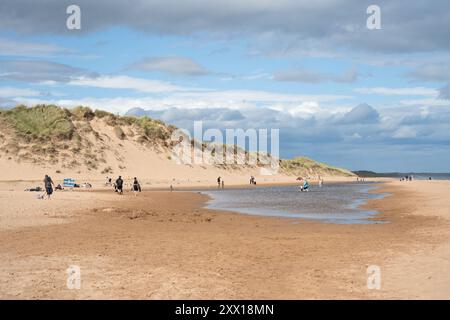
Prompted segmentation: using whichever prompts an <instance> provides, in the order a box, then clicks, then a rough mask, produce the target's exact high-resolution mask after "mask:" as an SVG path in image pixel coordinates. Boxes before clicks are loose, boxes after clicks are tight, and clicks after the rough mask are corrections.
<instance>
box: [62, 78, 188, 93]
mask: <svg viewBox="0 0 450 320" xmlns="http://www.w3.org/2000/svg"><path fill="white" fill-rule="evenodd" d="M69 84H70V85H75V86H88V87H97V88H107V89H131V90H136V91H140V92H149V93H160V92H171V91H182V90H186V88H184V87H181V86H177V85H173V84H171V83H169V82H165V81H159V80H150V79H144V78H134V77H129V76H101V77H95V78H90V77H79V78H76V79H72V80H71V81H70V82H69Z"/></svg>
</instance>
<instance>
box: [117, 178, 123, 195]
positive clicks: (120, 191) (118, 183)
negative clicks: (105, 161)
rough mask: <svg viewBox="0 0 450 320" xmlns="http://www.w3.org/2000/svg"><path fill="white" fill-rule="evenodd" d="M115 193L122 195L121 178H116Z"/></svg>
mask: <svg viewBox="0 0 450 320" xmlns="http://www.w3.org/2000/svg"><path fill="white" fill-rule="evenodd" d="M116 192H118V193H119V194H123V180H122V176H119V178H117V180H116Z"/></svg>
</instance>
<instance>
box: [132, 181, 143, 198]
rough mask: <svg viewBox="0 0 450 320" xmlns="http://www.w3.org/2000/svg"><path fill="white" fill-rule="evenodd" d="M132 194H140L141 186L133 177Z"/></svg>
mask: <svg viewBox="0 0 450 320" xmlns="http://www.w3.org/2000/svg"><path fill="white" fill-rule="evenodd" d="M132 190H133V192H134V196H135V197H136V196H137V193H138V192H141V185H140V184H139V181H138V180H137V178H136V177H134V181H133V188H132Z"/></svg>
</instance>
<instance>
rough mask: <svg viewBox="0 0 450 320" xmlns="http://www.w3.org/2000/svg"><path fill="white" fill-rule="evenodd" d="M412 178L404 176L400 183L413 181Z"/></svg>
mask: <svg viewBox="0 0 450 320" xmlns="http://www.w3.org/2000/svg"><path fill="white" fill-rule="evenodd" d="M413 179H414V177H413V176H412V175H411V176H404V177H401V178H400V181H413Z"/></svg>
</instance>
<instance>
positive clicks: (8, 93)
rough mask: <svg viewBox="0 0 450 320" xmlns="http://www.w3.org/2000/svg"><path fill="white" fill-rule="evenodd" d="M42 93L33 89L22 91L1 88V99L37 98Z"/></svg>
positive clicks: (19, 89)
mask: <svg viewBox="0 0 450 320" xmlns="http://www.w3.org/2000/svg"><path fill="white" fill-rule="evenodd" d="M40 95H41V93H40V92H39V91H36V90H32V89H22V88H13V87H0V97H2V98H14V97H37V96H40Z"/></svg>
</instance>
